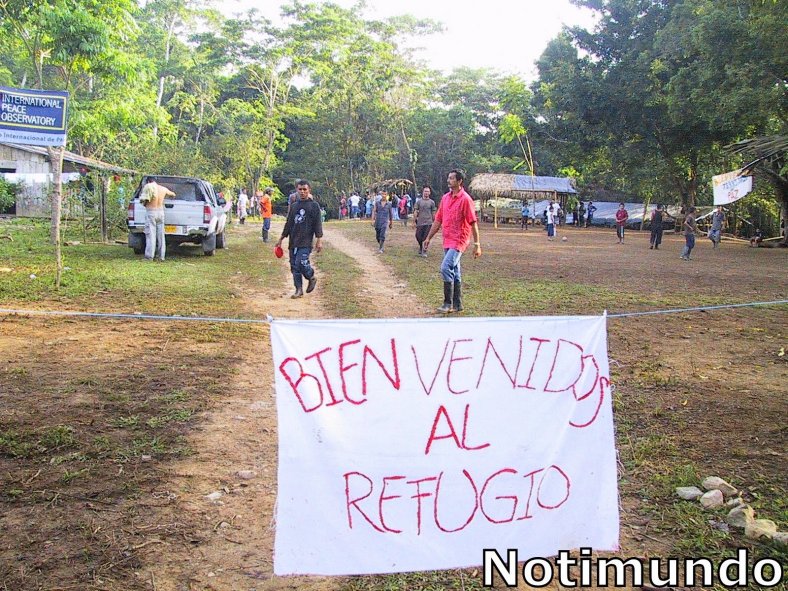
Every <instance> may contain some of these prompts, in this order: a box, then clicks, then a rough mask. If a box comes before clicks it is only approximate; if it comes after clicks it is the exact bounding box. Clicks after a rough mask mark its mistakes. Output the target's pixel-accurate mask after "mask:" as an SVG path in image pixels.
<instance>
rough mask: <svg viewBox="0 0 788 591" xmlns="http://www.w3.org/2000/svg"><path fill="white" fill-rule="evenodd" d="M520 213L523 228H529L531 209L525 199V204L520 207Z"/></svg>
mask: <svg viewBox="0 0 788 591" xmlns="http://www.w3.org/2000/svg"><path fill="white" fill-rule="evenodd" d="M520 215H521V216H522V219H521V220H520V224H521V226H520V227H521V229H523V230H527V229H528V218H530V217H531V209H530V208H529V207H528V202H526V201H523V206H522V208H521V209H520Z"/></svg>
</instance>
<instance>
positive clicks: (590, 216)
mask: <svg viewBox="0 0 788 591" xmlns="http://www.w3.org/2000/svg"><path fill="white" fill-rule="evenodd" d="M595 211H596V205H594V202H593V201H589V202H588V207H587V208H586V228H588V227H589V226H590V225H591V224H592V223H593V222H594V212H595Z"/></svg>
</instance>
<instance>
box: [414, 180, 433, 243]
mask: <svg viewBox="0 0 788 591" xmlns="http://www.w3.org/2000/svg"><path fill="white" fill-rule="evenodd" d="M437 208H438V206H437V205H435V202H434V201H433V200H432V189H431V188H430V187H424V188H423V189H422V190H421V197H420V198H419V200H418V201H416V207H415V208H414V209H413V217H414V218H415V219H416V242H418V243H419V256H421V257H426V256H427V250H426V249H425V248H424V240H426V238H427V234H429V233H430V228H431V227H432V222H434V221H435V210H436V209H437Z"/></svg>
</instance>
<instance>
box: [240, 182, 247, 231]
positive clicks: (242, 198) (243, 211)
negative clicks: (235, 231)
mask: <svg viewBox="0 0 788 591" xmlns="http://www.w3.org/2000/svg"><path fill="white" fill-rule="evenodd" d="M248 207H249V196H248V195H247V194H246V189H241V193H240V195H238V221H239V223H240V224H241V225H244V224H245V223H246V216H247V211H246V209H247V208H248Z"/></svg>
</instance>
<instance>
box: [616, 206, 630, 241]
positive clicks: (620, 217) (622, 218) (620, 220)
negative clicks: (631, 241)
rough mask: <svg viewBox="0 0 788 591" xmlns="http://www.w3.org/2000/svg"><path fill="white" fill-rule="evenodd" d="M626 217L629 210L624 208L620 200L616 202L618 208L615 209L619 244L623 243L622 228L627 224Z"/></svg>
mask: <svg viewBox="0 0 788 591" xmlns="http://www.w3.org/2000/svg"><path fill="white" fill-rule="evenodd" d="M628 219H629V212H628V211H627V210H626V206H625V205H624V202H623V201H620V202H619V203H618V209H617V210H616V236H618V243H619V244H624V228H625V227H626V225H627V220H628Z"/></svg>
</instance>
